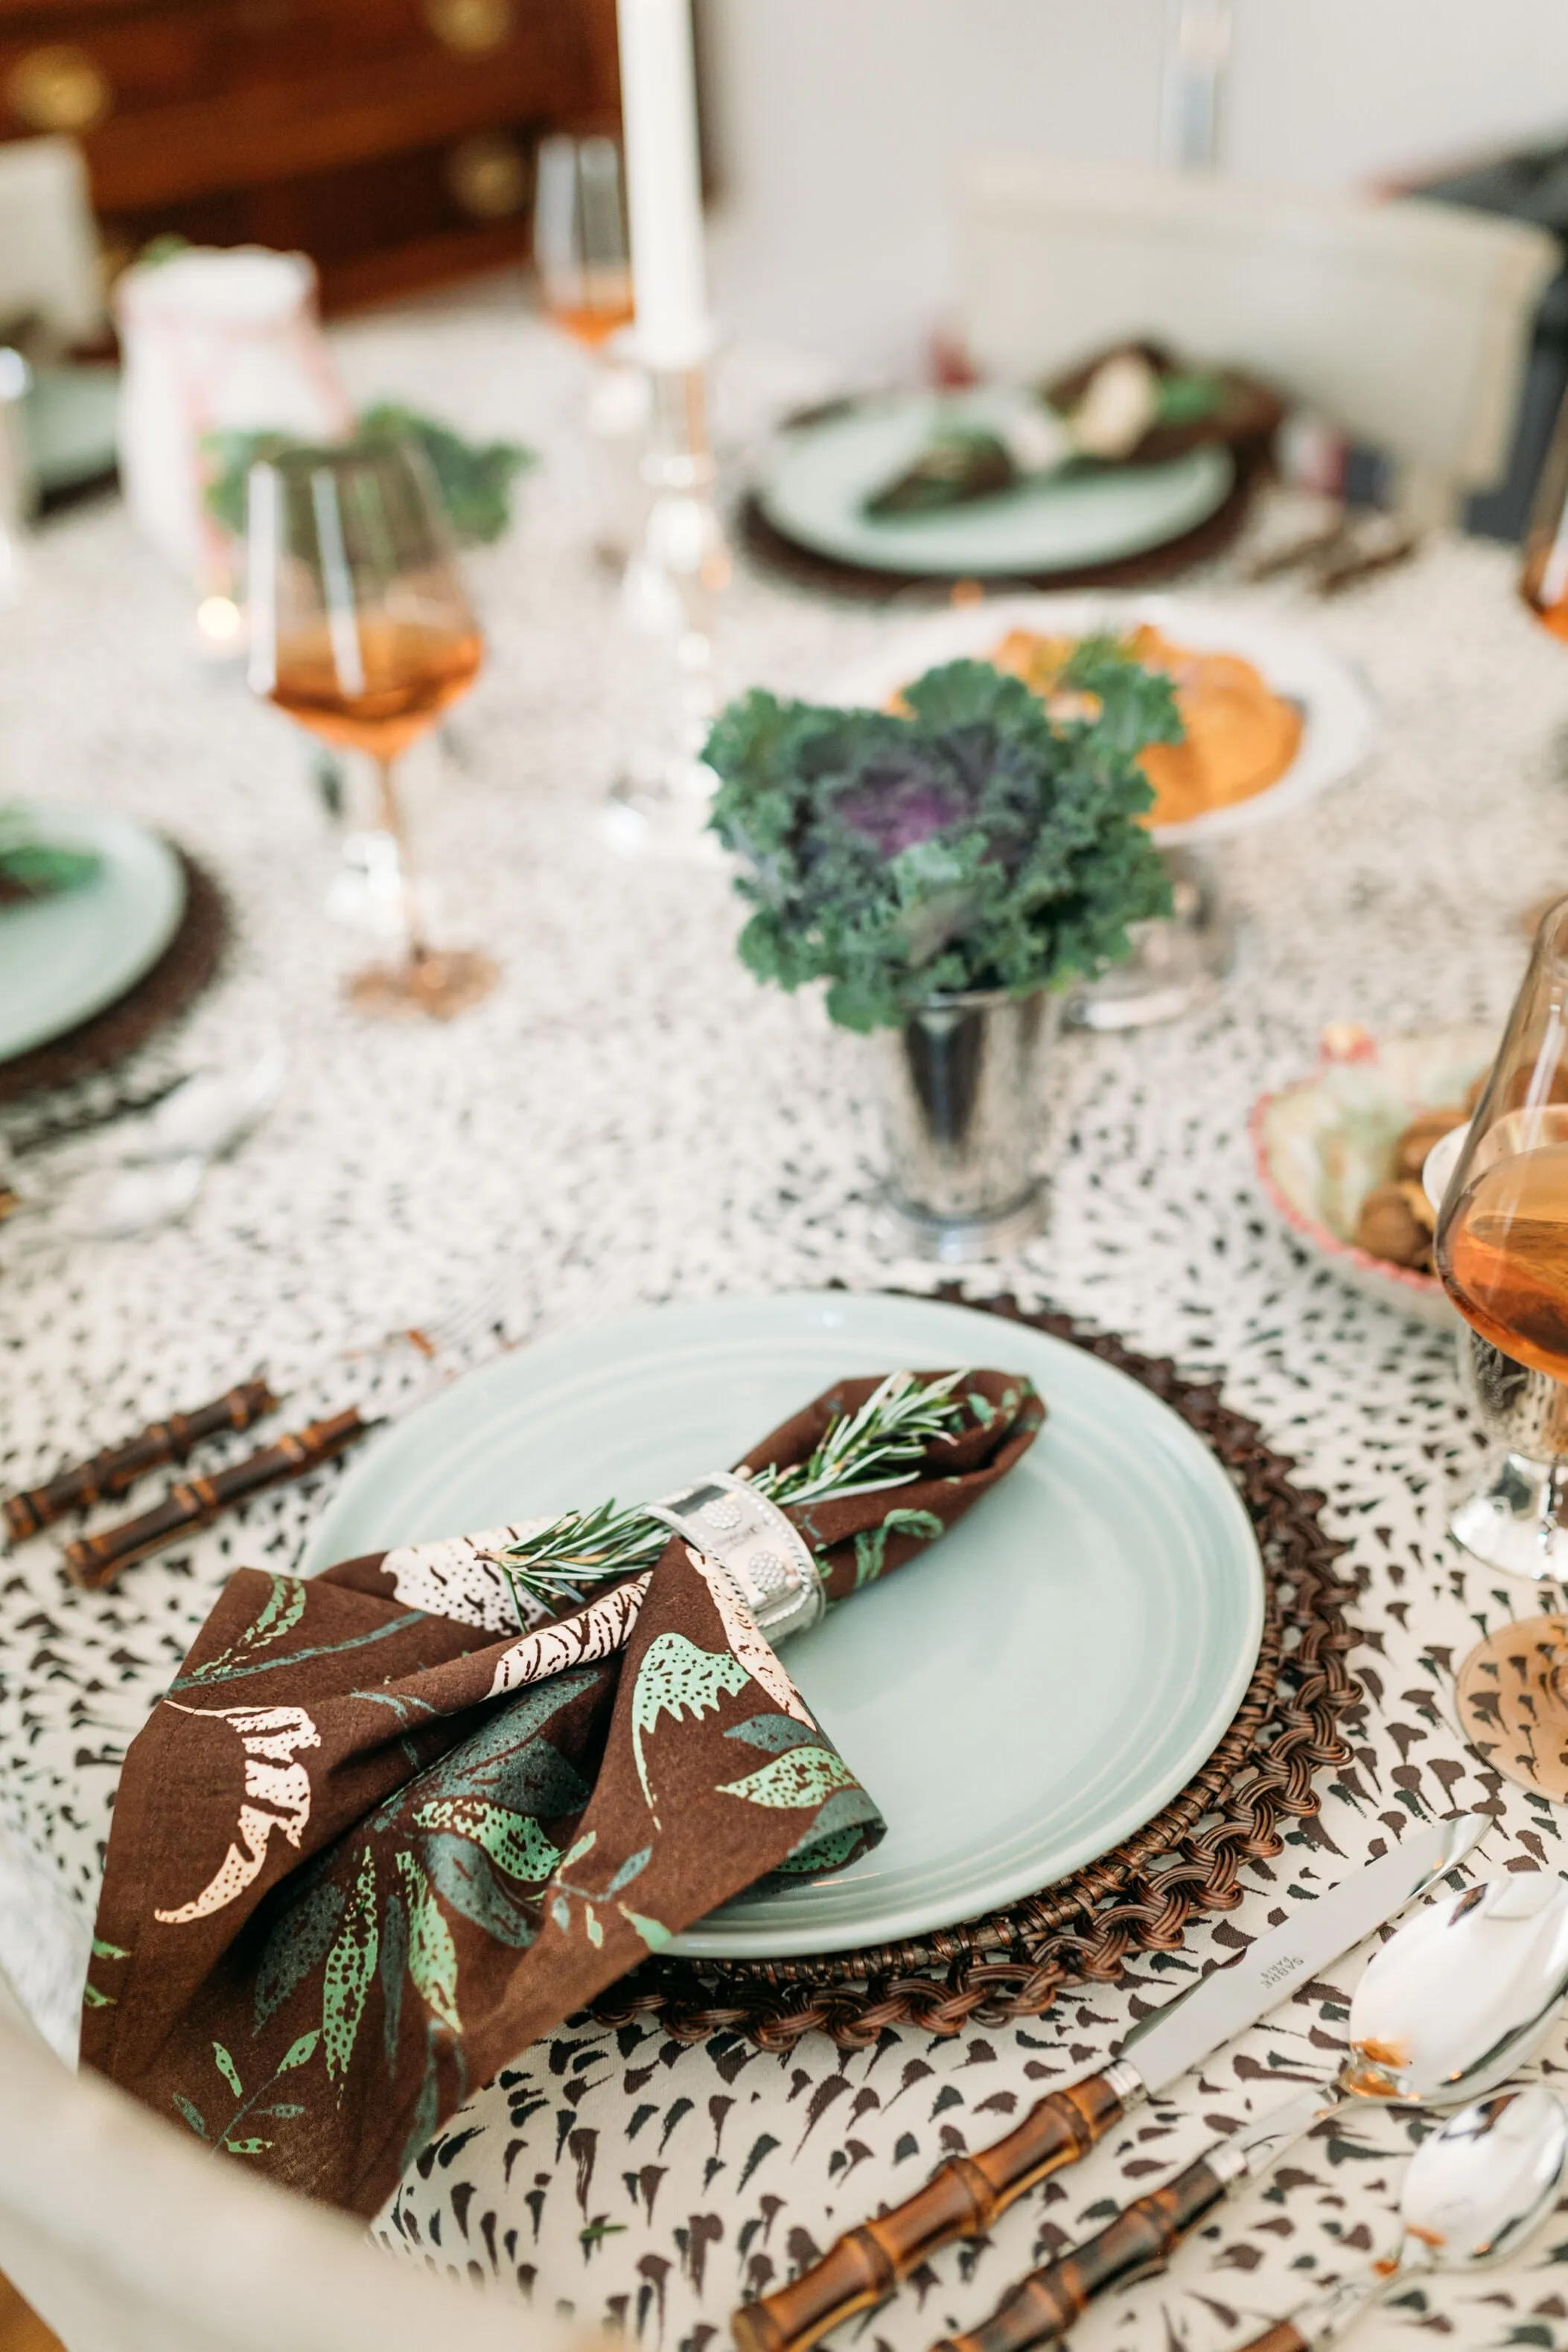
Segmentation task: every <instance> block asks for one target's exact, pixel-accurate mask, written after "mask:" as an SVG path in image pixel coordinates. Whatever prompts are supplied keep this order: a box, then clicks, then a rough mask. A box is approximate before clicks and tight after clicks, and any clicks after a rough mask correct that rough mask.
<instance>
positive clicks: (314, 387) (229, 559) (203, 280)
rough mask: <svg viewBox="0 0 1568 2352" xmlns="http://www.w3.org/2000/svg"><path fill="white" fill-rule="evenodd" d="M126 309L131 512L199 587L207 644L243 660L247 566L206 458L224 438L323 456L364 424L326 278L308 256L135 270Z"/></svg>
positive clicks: (123, 443)
mask: <svg viewBox="0 0 1568 2352" xmlns="http://www.w3.org/2000/svg"><path fill="white" fill-rule="evenodd" d="M114 304H115V311H116V315H117V317H118V320H119V323H120V334H121V348H122V350H123V353H124V365H125V372H124V382H123V389H122V392H121V408H120V468H121V481H122V483H123V486H124V490H125V497H126V501H127V504H128V505H129V507H130V509H131V512H132V517H133V518H134V520H135V521H136V522H137V524H138V525H139V527H140V528H141V530H142V531H143V532H144V533H145V534H146V536H147V537H148V538H149V539H150V540H151V541H153V545H154V546H155V547H158V548H161V549H162V550H163V553H164V554H165V555H167V556H168V558H169V559H170V561H171V562H174V563H175V564H177V565H178V566H179V567H180V569H181V570H182V571H183V572H185V573H186V574H187V575H188V576H189V578H190V579H191V581H192V583H193V584H194V585H195V592H196V598H197V622H196V629H197V642H198V644H199V645H200V646H203V647H204V649H205V650H208V651H210V652H213V653H215V654H217V655H219V656H233V655H236V654H238V653H240V652H242V651H243V649H244V647H243V613H242V603H243V598H242V592H241V587H240V583H239V582H238V581H237V579H236V576H235V570H236V553H235V550H234V548H233V546H232V544H231V542H230V541H229V540H228V538H227V536H226V533H225V532H224V530H222V529H221V527H220V526H219V524H218V523H217V521H216V519H215V518H214V517H213V516H212V515H211V514H210V513H209V512H208V511H207V509H206V507H205V503H204V499H203V493H204V491H205V487H206V482H207V478H208V474H209V471H210V467H211V462H212V461H211V459H210V457H209V456H208V455H207V453H206V452H205V449H204V446H203V444H204V441H205V438H206V436H208V435H211V434H216V433H225V432H261V431H264V432H279V433H289V434H297V435H299V436H300V437H301V438H302V439H308V440H311V441H317V442H320V441H327V440H332V439H334V438H336V437H338V436H341V435H343V434H346V433H347V432H349V431H350V430H351V429H352V427H353V410H352V408H351V407H350V405H349V402H348V398H347V396H346V394H344V392H343V389H342V385H341V383H339V381H338V376H337V371H336V369H335V367H334V365H333V362H332V358H331V352H329V350H328V348H327V345H326V341H325V340H324V338H323V336H322V334H321V326H320V322H319V320H318V318H317V312H316V272H315V268H314V267H313V265H312V264H311V263H310V261H309V260H307V259H306V257H305V256H304V255H303V254H302V253H272V252H269V251H268V250H267V249H266V248H265V247H261V246H240V247H236V248H234V249H233V250H229V251H222V252H220V251H216V250H208V249H206V248H205V247H197V246H192V247H185V248H184V249H182V250H179V251H177V252H175V253H174V254H173V255H171V256H170V257H168V258H166V259H147V260H143V261H140V262H138V263H136V264H135V265H134V266H133V267H132V268H130V269H128V270H126V272H125V273H124V275H123V276H122V277H121V278H120V280H119V282H118V284H117V286H116V288H115V296H114Z"/></svg>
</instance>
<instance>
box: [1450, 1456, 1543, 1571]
mask: <svg viewBox="0 0 1568 2352" xmlns="http://www.w3.org/2000/svg"><path fill="white" fill-rule="evenodd" d="M1565 1504H1568V1462H1563V1461H1556V1462H1532V1461H1531V1459H1530V1457H1529V1455H1528V1454H1515V1453H1512V1452H1510V1453H1508V1454H1504V1455H1503V1457H1502V1460H1501V1462H1500V1464H1499V1465H1498V1468H1497V1471H1496V1473H1495V1475H1494V1476H1493V1478H1492V1480H1491V1483H1490V1484H1489V1486H1487V1487H1486V1488H1485V1490H1484V1491H1483V1492H1482V1493H1481V1494H1479V1495H1468V1496H1466V1498H1465V1500H1464V1501H1463V1502H1462V1503H1460V1504H1458V1506H1457V1507H1456V1508H1455V1509H1454V1510H1453V1511H1451V1512H1450V1513H1449V1515H1448V1533H1449V1534H1450V1535H1451V1536H1452V1537H1453V1538H1454V1540H1455V1542H1456V1543H1458V1544H1460V1545H1462V1546H1463V1547H1464V1549H1465V1550H1466V1551H1468V1553H1469V1555H1470V1557H1471V1559H1479V1560H1481V1561H1483V1562H1484V1563H1485V1565H1486V1566H1487V1567H1488V1568H1495V1569H1497V1570H1500V1572H1501V1573H1502V1574H1503V1575H1504V1576H1520V1577H1529V1578H1531V1579H1532V1580H1539V1579H1541V1578H1542V1577H1551V1578H1552V1579H1561V1580H1564V1581H1568V1525H1565V1524H1564V1519H1563V1507H1564V1505H1565Z"/></svg>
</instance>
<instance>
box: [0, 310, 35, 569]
mask: <svg viewBox="0 0 1568 2352" xmlns="http://www.w3.org/2000/svg"><path fill="white" fill-rule="evenodd" d="M32 380H33V378H32V371H31V369H30V368H29V367H28V365H27V362H26V360H25V359H24V358H23V357H22V354H21V352H16V351H12V350H10V349H9V348H8V347H0V612H3V611H4V610H5V606H6V605H7V604H15V603H16V600H17V598H18V597H19V596H20V594H21V593H22V580H23V572H24V569H25V561H26V559H25V558H24V555H23V551H22V543H23V541H24V539H25V538H26V530H27V524H28V522H29V520H30V519H31V517H32V512H33V508H34V505H35V503H36V495H37V484H36V482H35V479H34V474H33V461H32V456H31V451H30V448H29V445H28V438H27V417H26V399H27V393H28V389H29V387H30V385H31V383H32Z"/></svg>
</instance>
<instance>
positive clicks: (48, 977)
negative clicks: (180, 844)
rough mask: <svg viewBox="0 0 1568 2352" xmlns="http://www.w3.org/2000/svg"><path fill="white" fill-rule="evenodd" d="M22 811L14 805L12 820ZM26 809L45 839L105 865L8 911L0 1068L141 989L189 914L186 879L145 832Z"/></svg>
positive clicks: (3, 926)
mask: <svg viewBox="0 0 1568 2352" xmlns="http://www.w3.org/2000/svg"><path fill="white" fill-rule="evenodd" d="M15 807H16V803H14V802H7V803H5V809H6V812H7V814H9V812H10V811H11V810H12V809H14V808H15ZM24 809H25V814H26V817H27V819H28V821H29V831H30V832H32V833H33V834H35V835H37V838H38V839H40V840H43V841H48V842H51V843H57V844H58V845H60V846H61V847H65V848H71V849H90V850H92V851H94V852H95V853H96V854H97V856H98V857H99V858H100V861H101V862H100V867H99V871H98V872H97V874H95V875H94V876H93V877H92V879H91V881H89V882H85V883H83V884H82V885H81V886H80V887H79V888H78V889H74V890H61V891H59V892H58V894H57V895H56V896H55V897H54V898H39V899H37V900H35V901H33V902H32V903H30V904H26V905H22V906H7V907H0V1062H8V1061H10V1060H12V1059H13V1057H14V1056H15V1055H17V1054H30V1053H31V1052H32V1051H33V1049H34V1047H35V1046H37V1045H48V1044H49V1043H50V1042H51V1041H52V1040H53V1039H54V1038H56V1037H63V1036H65V1035H66V1034H67V1033H68V1031H69V1030H72V1029H74V1028H76V1026H77V1025H78V1024H79V1022H83V1021H90V1020H91V1018H92V1016H93V1014H94V1013H101V1012H102V1011H103V1010H104V1008H105V1006H106V1005H110V1004H112V1003H115V1002H116V1000H117V999H118V998H120V997H121V996H123V995H124V994H125V992H126V991H127V990H128V989H131V988H134V987H135V985H136V982H138V981H139V980H141V979H142V978H143V977H144V975H145V974H146V973H147V972H149V971H151V970H152V969H153V965H154V964H155V963H156V962H157V961H158V958H159V957H160V956H161V955H162V954H163V950H164V949H165V948H166V947H167V946H168V944H169V942H170V940H172V939H173V938H174V933H175V932H176V931H177V930H178V929H179V927H180V918H181V916H182V915H183V914H184V910H185V877H184V868H183V867H182V866H181V864H180V861H179V859H178V858H177V857H176V856H175V855H174V851H173V850H172V849H171V848H170V846H169V845H168V843H167V842H166V841H163V840H161V839H160V838H159V836H158V835H156V834H155V833H149V832H148V831H147V828H146V827H145V825H140V824H134V823H133V822H132V819H131V818H130V817H128V816H121V815H120V814H117V812H116V811H114V810H113V809H104V808H79V807H75V806H68V805H66V804H64V803H57V802H53V801H37V802H28V803H24Z"/></svg>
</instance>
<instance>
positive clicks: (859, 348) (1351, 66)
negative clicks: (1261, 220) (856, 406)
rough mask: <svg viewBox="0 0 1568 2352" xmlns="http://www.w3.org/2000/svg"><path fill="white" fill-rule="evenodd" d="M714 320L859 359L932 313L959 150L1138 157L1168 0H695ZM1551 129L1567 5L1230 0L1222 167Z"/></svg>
mask: <svg viewBox="0 0 1568 2352" xmlns="http://www.w3.org/2000/svg"><path fill="white" fill-rule="evenodd" d="M705 7H706V21H707V33H708V40H709V47H710V58H711V64H712V68H713V71H712V81H713V90H712V97H713V100H714V101H715V105H714V112H715V115H716V121H715V122H714V126H713V128H714V131H715V133H716V144H717V149H718V160H719V163H720V168H721V174H722V177H723V181H724V184H725V188H726V192H727V194H726V202H725V205H724V208H723V215H722V217H721V220H720V222H719V223H718V225H717V230H716V236H715V253H714V259H715V270H714V275H715V284H716V290H717V293H718V297H719V302H720V306H721V310H722V312H723V314H724V316H725V317H726V320H728V321H729V323H731V324H732V325H734V326H736V327H738V328H741V329H742V330H745V331H751V332H772V333H773V334H776V335H779V336H781V337H785V338H788V339H790V340H794V341H813V342H816V343H818V344H820V345H824V346H826V347H829V348H832V349H834V350H836V351H837V352H841V353H842V354H843V355H844V356H845V357H846V358H847V359H850V360H852V361H854V362H857V363H858V364H859V365H862V366H870V367H877V366H888V367H900V366H907V365H909V364H910V362H912V361H913V360H914V359H915V357H916V356H917V354H918V352H919V351H920V349H921V344H922V341H923V337H924V334H925V331H926V330H927V328H928V327H929V325H930V323H931V320H933V319H934V318H935V317H936V316H937V315H938V314H939V313H940V311H941V309H942V295H943V288H944V284H945V278H946V270H947V254H946V240H945V224H946V218H947V189H948V184H949V183H950V180H951V176H952V172H953V169H954V167H955V166H956V165H957V164H958V163H960V162H961V161H962V160H963V158H964V157H965V156H966V155H969V154H973V153H974V152H977V151H981V150H984V149H988V148H990V149H994V148H1005V147H1015V148H1034V149H1039V150H1042V151H1044V152H1047V153H1048V154H1052V155H1056V156H1060V157H1064V158H1069V159H1070V158H1074V157H1079V158H1082V159H1083V160H1085V161H1097V162H1102V163H1114V162H1125V163H1152V161H1153V160H1154V159H1155V155H1156V150H1157V141H1158V124H1159V89H1160V64H1161V48H1162V39H1163V26H1164V14H1165V12H1164V0H705ZM1553 133H1560V134H1561V135H1563V137H1564V138H1568V0H1236V40H1235V47H1234V52H1233V56H1232V61H1231V67H1230V71H1229V76H1228V79H1227V84H1226V102H1225V117H1224V123H1223V146H1224V163H1225V166H1226V169H1228V170H1231V171H1234V172H1235V173H1237V174H1238V175H1240V176H1243V177H1246V178H1252V179H1268V180H1272V181H1275V182H1279V183H1284V184H1289V185H1294V186H1297V187H1303V188H1311V187H1318V188H1332V187H1343V186H1354V185H1358V184H1364V183H1366V182H1368V181H1372V180H1375V179H1378V178H1381V177H1385V176H1393V175H1398V174H1401V173H1408V172H1419V171H1420V170H1422V169H1423V168H1424V167H1426V166H1427V165H1430V164H1439V165H1440V164H1443V163H1448V162H1450V161H1452V160H1455V159H1462V158H1464V157H1467V156H1468V155H1470V154H1472V153H1475V152H1484V151H1485V150H1487V149H1489V148H1491V147H1495V146H1496V145H1498V144H1499V143H1510V142H1522V141H1524V140H1526V139H1528V138H1530V137H1532V136H1535V135H1541V136H1543V137H1550V136H1552V134H1553Z"/></svg>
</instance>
